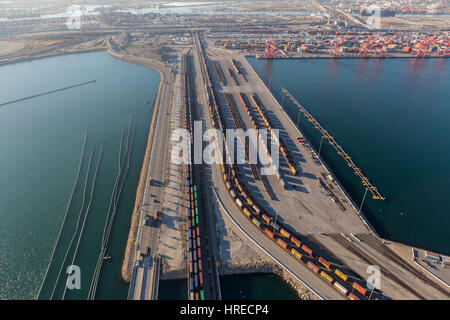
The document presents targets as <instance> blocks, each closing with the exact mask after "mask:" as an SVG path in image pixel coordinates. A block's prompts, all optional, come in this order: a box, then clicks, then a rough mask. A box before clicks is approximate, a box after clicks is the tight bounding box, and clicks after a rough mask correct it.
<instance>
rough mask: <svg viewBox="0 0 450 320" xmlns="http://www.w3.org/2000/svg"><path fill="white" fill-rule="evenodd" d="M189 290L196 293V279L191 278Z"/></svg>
mask: <svg viewBox="0 0 450 320" xmlns="http://www.w3.org/2000/svg"><path fill="white" fill-rule="evenodd" d="M189 289H190V290H191V292H193V291H194V279H192V278H189Z"/></svg>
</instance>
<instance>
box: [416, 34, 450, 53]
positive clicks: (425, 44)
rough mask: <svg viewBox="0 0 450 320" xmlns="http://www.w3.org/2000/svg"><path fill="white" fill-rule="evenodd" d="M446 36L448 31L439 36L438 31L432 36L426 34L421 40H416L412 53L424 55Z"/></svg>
mask: <svg viewBox="0 0 450 320" xmlns="http://www.w3.org/2000/svg"><path fill="white" fill-rule="evenodd" d="M445 36H446V33H444V34H442V35H441V36H439V34H438V33H436V34H435V35H433V36H431V37H427V36H424V37H422V38H421V39H419V40H416V42H415V44H414V47H413V50H412V51H411V53H412V54H413V55H416V56H420V57H424V56H426V55H427V53H428V52H429V51H430V50H431V48H432V47H433V45H434V44H435V43H437V42H439V41H441V40H442V39H443V38H444V37H445Z"/></svg>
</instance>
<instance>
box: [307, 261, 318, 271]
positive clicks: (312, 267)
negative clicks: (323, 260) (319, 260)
mask: <svg viewBox="0 0 450 320" xmlns="http://www.w3.org/2000/svg"><path fill="white" fill-rule="evenodd" d="M308 267H309V268H310V269H311V270H313V271H314V272H315V273H318V272H319V270H320V268H319V267H318V266H316V265H315V264H314V263H312V262H311V261H308Z"/></svg>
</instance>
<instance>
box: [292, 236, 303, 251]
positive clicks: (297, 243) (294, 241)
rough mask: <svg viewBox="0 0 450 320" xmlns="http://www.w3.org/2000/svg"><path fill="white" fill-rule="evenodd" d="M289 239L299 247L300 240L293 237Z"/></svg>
mask: <svg viewBox="0 0 450 320" xmlns="http://www.w3.org/2000/svg"><path fill="white" fill-rule="evenodd" d="M291 241H292V242H293V243H294V244H295V245H296V246H297V247H299V248H300V245H301V244H302V243H301V242H300V241H298V240H297V239H295V238H294V237H292V238H291Z"/></svg>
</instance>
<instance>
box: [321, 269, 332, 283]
mask: <svg viewBox="0 0 450 320" xmlns="http://www.w3.org/2000/svg"><path fill="white" fill-rule="evenodd" d="M320 275H321V276H322V277H323V278H324V279H326V280H327V281H328V282H330V283H332V282H333V278H332V277H330V275H328V274H327V273H326V272H325V271H322V272H321V273H320Z"/></svg>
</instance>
